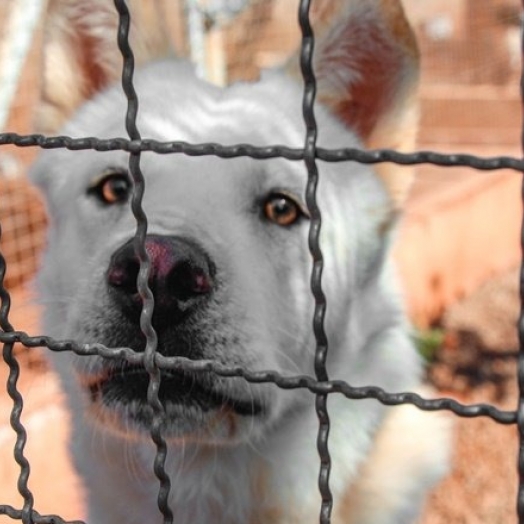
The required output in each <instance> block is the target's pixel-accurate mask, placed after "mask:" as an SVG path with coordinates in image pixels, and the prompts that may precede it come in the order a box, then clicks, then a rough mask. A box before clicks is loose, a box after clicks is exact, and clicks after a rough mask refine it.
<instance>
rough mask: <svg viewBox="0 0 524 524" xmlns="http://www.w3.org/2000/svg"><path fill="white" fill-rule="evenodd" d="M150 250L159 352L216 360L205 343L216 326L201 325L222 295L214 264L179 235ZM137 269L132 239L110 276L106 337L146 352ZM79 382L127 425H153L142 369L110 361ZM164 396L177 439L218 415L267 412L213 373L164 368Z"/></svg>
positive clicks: (157, 238) (152, 238)
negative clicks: (109, 318)
mask: <svg viewBox="0 0 524 524" xmlns="http://www.w3.org/2000/svg"><path fill="white" fill-rule="evenodd" d="M145 249H146V251H147V254H148V256H149V258H150V261H151V266H150V273H149V278H148V285H149V287H150V289H151V291H152V293H153V296H154V299H155V304H154V312H153V318H152V324H153V327H154V328H155V330H156V332H157V335H158V348H157V349H158V351H159V352H160V353H162V354H164V355H165V356H183V357H187V358H190V359H192V360H199V359H202V358H213V357H214V351H215V347H214V344H213V343H212V342H209V340H213V337H212V336H211V335H210V334H209V333H207V337H208V338H206V333H205V331H206V329H207V330H209V329H211V328H210V327H209V326H207V327H204V324H205V322H204V324H203V323H202V322H203V320H202V319H205V318H207V317H208V315H209V310H210V309H213V308H211V307H210V302H211V301H212V298H213V296H214V293H215V292H216V269H215V266H214V264H213V262H212V261H211V258H210V257H209V255H208V254H207V253H206V252H205V250H204V249H203V248H202V247H201V246H200V245H198V243H197V242H195V241H193V240H192V239H188V238H183V237H177V236H163V235H148V236H147V237H146V240H145ZM139 270H140V262H139V259H138V256H137V254H136V252H135V248H134V244H133V240H129V241H128V242H126V243H125V244H123V245H122V246H121V247H120V248H118V249H117V250H116V251H115V252H114V254H113V255H112V257H111V259H110V263H109V266H108V269H107V271H106V286H107V291H108V295H109V299H110V301H111V304H112V307H113V308H114V309H115V310H117V311H118V312H119V313H118V317H117V318H118V320H113V322H112V324H111V325H109V324H108V326H107V330H106V333H107V334H108V337H109V339H110V340H111V341H112V345H118V346H128V347H131V348H132V349H134V350H135V351H143V349H144V347H145V338H144V335H143V334H142V331H141V329H140V313H141V311H142V305H143V302H142V298H141V296H140V294H139V292H138V289H137V277H138V273H139ZM214 309H215V310H216V305H215V308H214ZM211 324H213V323H211ZM79 379H80V382H81V383H82V384H83V386H84V388H85V389H86V391H87V393H88V396H89V398H90V400H91V402H92V403H93V404H94V405H96V406H99V407H100V408H101V409H102V411H103V412H107V413H112V414H113V415H115V416H117V414H118V413H121V414H123V413H125V415H124V417H125V418H126V419H127V420H128V421H129V420H132V421H134V422H135V423H136V424H138V426H139V427H141V428H143V429H145V428H146V427H148V426H149V424H150V423H151V417H152V412H151V407H150V406H149V405H148V401H147V391H148V386H149V380H150V377H149V375H148V373H147V372H146V370H145V368H144V367H143V366H140V365H134V364H133V365H131V364H129V363H128V362H126V361H122V360H117V361H115V360H112V361H109V360H107V361H104V362H103V363H102V364H101V367H100V368H99V370H98V372H95V373H94V374H88V375H82V376H80V377H79ZM228 380H231V379H228ZM158 397H159V399H160V401H161V402H162V404H163V405H164V407H165V412H166V415H167V416H168V417H169V420H170V424H171V426H172V433H173V434H186V433H188V432H192V431H201V430H202V427H203V426H205V425H206V422H205V421H206V420H208V418H209V417H214V416H215V415H213V414H214V413H215V414H216V413H221V414H222V415H224V414H225V413H227V414H229V415H228V416H229V417H240V418H241V419H244V418H246V417H258V416H260V415H263V412H264V405H263V403H262V402H261V400H260V399H259V398H255V397H254V395H253V392H251V391H250V390H249V388H245V387H240V388H238V387H237V388H235V387H232V386H231V384H230V383H229V382H227V383H225V382H224V380H223V379H219V378H218V377H217V376H216V375H215V374H213V373H212V372H197V371H189V370H188V371H185V370H183V369H177V370H162V371H161V383H160V388H159V391H158ZM122 408H123V409H122ZM214 424H215V425H216V424H217V422H216V420H215V422H214ZM124 426H125V427H127V423H124ZM217 427H218V426H217Z"/></svg>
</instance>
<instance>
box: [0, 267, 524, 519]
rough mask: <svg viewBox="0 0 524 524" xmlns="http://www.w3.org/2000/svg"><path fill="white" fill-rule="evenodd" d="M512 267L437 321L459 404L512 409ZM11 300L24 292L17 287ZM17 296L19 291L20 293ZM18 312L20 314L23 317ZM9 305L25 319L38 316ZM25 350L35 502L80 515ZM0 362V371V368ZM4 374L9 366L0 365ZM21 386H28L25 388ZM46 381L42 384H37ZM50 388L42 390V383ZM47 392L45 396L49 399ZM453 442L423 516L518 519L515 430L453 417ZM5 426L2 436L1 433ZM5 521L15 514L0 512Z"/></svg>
mask: <svg viewBox="0 0 524 524" xmlns="http://www.w3.org/2000/svg"><path fill="white" fill-rule="evenodd" d="M517 282H518V273H517V271H512V272H509V273H507V274H505V275H503V276H501V277H498V278H494V279H493V280H492V281H490V282H489V283H488V284H487V285H485V286H483V287H482V288H481V289H479V290H478V291H477V292H475V293H474V294H473V295H471V296H470V297H468V298H467V299H465V300H463V301H462V302H460V303H459V304H457V305H455V306H454V307H452V308H451V309H450V310H449V311H448V312H447V314H446V315H445V317H444V319H443V321H442V326H441V327H442V329H443V333H444V341H443V343H442V345H441V347H440V348H439V349H438V350H437V351H436V354H435V360H434V363H433V364H432V366H431V367H430V368H429V371H428V377H429V379H430V381H431V382H433V384H434V385H435V386H436V387H437V388H438V391H439V395H442V396H452V397H453V398H456V399H458V400H460V401H461V402H463V403H467V404H470V403H478V402H483V403H492V404H495V405H497V406H498V407H500V408H502V409H508V410H512V409H514V408H515V406H516V403H517V395H518V391H517V386H516V363H517V336H516V333H515V321H516V318H517V314H518V310H519V302H518V297H517ZM14 298H15V300H16V301H17V302H19V301H22V302H23V301H24V300H25V298H24V297H19V296H15V297H14ZM18 299H19V300H18ZM19 311H22V312H23V314H22V316H21V317H20V313H19ZM24 311H27V310H24V308H22V310H17V309H15V310H14V312H13V313H14V314H13V319H14V320H13V323H15V324H17V325H19V323H18V322H16V321H17V320H18V318H22V320H23V321H24V323H25V322H28V323H29V324H31V323H33V322H34V321H35V318H31V317H28V316H27V314H26V313H24ZM32 355H33V354H29V353H27V352H25V353H24V354H23V355H22V358H21V362H22V366H23V369H22V372H23V373H22V384H21V386H22V389H23V391H24V396H26V391H27V396H28V400H27V405H28V406H29V407H28V408H27V409H28V410H29V411H25V415H24V423H27V424H26V425H27V426H28V433H29V445H28V454H29V458H30V461H31V464H32V476H31V484H30V485H31V487H32V488H33V491H34V492H35V499H36V506H35V507H36V509H37V510H39V511H40V512H42V513H47V512H53V513H58V514H60V515H61V516H63V517H65V518H78V517H81V516H82V513H83V512H82V503H81V497H80V490H79V488H78V486H77V485H76V482H77V481H76V479H75V477H74V473H73V472H72V470H71V467H70V464H69V462H68V458H67V454H66V452H65V441H66V439H67V436H66V435H64V434H60V436H59V438H58V439H57V432H56V428H57V427H61V425H62V419H63V420H65V421H66V422H67V418H66V416H65V410H64V409H63V406H62V405H61V403H60V395H59V393H58V391H57V389H56V381H55V380H54V378H53V377H52V376H51V374H50V372H49V371H48V370H47V369H46V367H45V365H44V364H43V363H42V359H41V356H39V355H38V354H36V356H32ZM0 371H1V370H0ZM0 375H1V376H0V379H1V380H2V381H4V380H5V370H4V371H2V372H1V373H0ZM24 388H26V389H24ZM40 388H42V389H40ZM43 390H45V391H47V392H49V391H50V390H51V394H47V396H46V395H42V394H41V393H40V392H41V391H43ZM50 399H51V401H50ZM10 406H11V403H10V400H9V398H7V396H6V394H5V393H4V394H2V393H0V423H1V427H0V441H1V442H0V504H2V503H10V504H14V505H16V506H18V507H19V502H18V503H17V502H15V499H16V500H19V499H17V494H16V477H17V475H18V469H17V466H16V464H15V463H14V460H13V459H12V455H11V453H12V452H11V450H12V444H13V442H14V439H12V438H11V439H10V440H9V438H10V437H9V432H10V430H9V428H8V427H7V420H8V416H9V410H10ZM455 430H456V432H455V451H454V462H453V468H452V472H451V474H450V476H449V477H448V478H447V479H446V480H445V481H444V482H443V483H442V485H441V486H440V487H439V488H438V489H437V490H436V492H435V493H434V494H433V496H432V497H431V499H430V500H429V502H428V507H427V508H426V512H425V514H424V516H423V518H422V519H421V524H462V523H464V524H499V523H500V524H502V523H504V524H508V523H509V524H511V523H512V522H517V517H516V510H515V506H516V493H517V470H516V457H517V447H518V441H517V430H516V427H515V426H513V425H511V426H502V425H500V424H497V423H495V422H494V421H492V420H491V419H487V418H476V419H463V418H458V417H457V418H456V420H455ZM6 433H7V434H8V436H7V437H6ZM0 522H1V524H7V523H10V522H12V521H11V520H10V519H8V518H6V517H0Z"/></svg>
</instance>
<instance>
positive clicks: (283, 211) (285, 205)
mask: <svg viewBox="0 0 524 524" xmlns="http://www.w3.org/2000/svg"><path fill="white" fill-rule="evenodd" d="M304 215H305V213H304V211H303V210H302V207H301V206H300V204H299V203H298V202H297V201H296V200H295V199H294V198H292V197H291V196H290V195H286V194H284V193H272V194H270V195H269V196H268V197H267V199H266V200H265V201H264V216H265V217H266V218H267V220H269V221H270V222H273V223H274V224H277V225H279V226H283V227H287V226H291V225H293V224H294V223H295V222H297V221H298V220H299V219H300V218H301V217H303V216H304Z"/></svg>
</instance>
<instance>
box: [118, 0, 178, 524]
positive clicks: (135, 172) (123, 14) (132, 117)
mask: <svg viewBox="0 0 524 524" xmlns="http://www.w3.org/2000/svg"><path fill="white" fill-rule="evenodd" d="M114 3H115V7H116V9H117V11H118V15H119V24H118V47H119V49H120V52H121V53H122V57H123V59H124V66H123V70H122V87H123V89H124V92H125V95H126V97H127V100H128V106H127V112H126V130H127V133H128V134H129V137H130V139H131V140H133V141H137V142H139V141H140V140H141V136H140V133H139V131H138V128H137V123H136V121H137V115H138V97H137V95H136V91H135V88H134V85H133V73H134V65H135V62H134V55H133V51H132V49H131V47H130V45H129V27H130V22H131V19H130V15H129V9H128V8H127V5H126V2H125V0H114ZM129 155H130V156H129V171H130V174H131V177H132V179H133V186H134V191H133V197H132V199H131V209H132V211H133V215H134V216H135V219H136V223H137V228H136V235H135V238H134V247H135V252H136V254H137V256H138V259H139V261H140V270H139V272H138V277H137V289H138V293H139V295H140V297H141V299H142V312H141V314H140V328H141V330H142V333H143V334H144V336H145V338H146V347H145V350H144V367H145V369H146V371H147V373H148V374H149V385H148V389H147V401H148V403H149V405H150V406H151V407H152V409H153V420H152V423H151V429H150V435H151V439H152V440H153V442H154V443H155V445H156V456H155V460H154V472H155V475H156V477H157V478H158V480H159V481H160V488H159V492H158V498H157V504H158V509H159V510H160V512H161V513H162V515H163V517H164V524H172V522H173V512H172V511H171V509H170V507H169V502H168V501H169V492H170V490H171V481H170V478H169V476H168V475H167V473H166V471H165V462H166V456H167V445H166V441H165V439H164V438H163V436H162V430H163V425H164V420H165V410H164V406H163V405H162V402H161V401H160V399H159V396H158V392H159V389H160V381H161V373H160V369H159V368H158V366H157V365H156V363H155V354H156V350H157V347H158V338H157V334H156V332H155V329H154V328H153V325H152V317H153V309H154V305H155V304H154V303H155V301H154V296H153V293H152V292H151V289H150V288H149V284H148V280H149V274H150V270H151V260H150V258H149V255H148V253H147V250H146V247H145V241H146V235H147V225H148V223H147V216H146V214H145V212H144V209H143V207H142V199H143V196H144V191H145V181H144V176H143V174H142V171H141V169H140V158H141V152H140V149H139V148H137V149H136V150H135V151H133V150H131V151H130V153H129Z"/></svg>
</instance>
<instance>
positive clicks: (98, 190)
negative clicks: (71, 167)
mask: <svg viewBox="0 0 524 524" xmlns="http://www.w3.org/2000/svg"><path fill="white" fill-rule="evenodd" d="M89 192H90V193H91V194H94V195H95V196H96V197H97V198H98V199H99V200H100V201H101V202H103V203H104V204H109V205H110V204H120V203H123V202H126V201H127V199H128V198H129V195H130V193H131V181H130V180H129V177H128V176H127V175H126V174H124V173H111V174H108V175H106V176H105V177H103V178H102V179H100V180H99V181H98V182H97V183H96V184H95V185H94V186H92V187H91V188H90V189H89Z"/></svg>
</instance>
